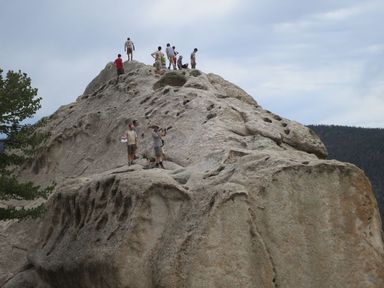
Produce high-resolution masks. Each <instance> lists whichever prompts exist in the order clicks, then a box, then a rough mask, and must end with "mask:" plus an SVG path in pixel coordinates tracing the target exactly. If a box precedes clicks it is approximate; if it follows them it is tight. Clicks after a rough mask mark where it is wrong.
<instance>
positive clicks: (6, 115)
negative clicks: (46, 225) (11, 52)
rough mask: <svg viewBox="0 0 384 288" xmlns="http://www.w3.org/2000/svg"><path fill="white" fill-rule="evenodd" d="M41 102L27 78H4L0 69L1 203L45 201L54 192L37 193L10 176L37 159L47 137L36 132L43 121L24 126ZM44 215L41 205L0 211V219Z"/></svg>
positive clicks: (12, 74)
mask: <svg viewBox="0 0 384 288" xmlns="http://www.w3.org/2000/svg"><path fill="white" fill-rule="evenodd" d="M40 101H41V97H37V89H36V88H32V86H31V79H30V78H29V77H28V76H27V74H25V73H22V72H21V71H19V72H14V71H8V73H7V74H6V76H5V77H3V70H2V69H0V135H3V137H6V140H5V146H6V149H5V151H4V152H3V153H0V200H10V199H16V200H33V199H36V198H39V197H45V198H46V197H47V195H48V193H49V192H50V191H52V189H53V186H49V187H47V188H45V189H40V187H39V186H35V185H33V183H32V182H27V183H19V182H18V180H17V179H16V177H15V176H14V175H13V171H14V169H15V168H17V167H20V166H21V165H23V164H24V163H26V162H27V161H28V160H29V159H31V158H33V157H34V156H36V154H37V153H38V152H39V149H41V144H42V143H43V142H44V140H45V139H46V135H43V134H40V133H38V132H37V128H38V127H39V126H40V125H43V121H40V123H39V124H38V125H33V126H32V125H26V124H23V121H24V120H25V119H28V118H30V117H32V116H33V115H34V114H35V113H36V111H37V110H38V109H40V107H41V104H40ZM43 211H44V205H43V204H42V205H40V206H37V207H34V208H31V209H23V208H22V209H15V208H12V207H10V208H0V219H12V218H25V217H27V216H32V217H36V216H38V215H40V214H41V213H42V212H43Z"/></svg>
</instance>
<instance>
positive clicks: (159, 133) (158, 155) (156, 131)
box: [151, 125, 166, 169]
mask: <svg viewBox="0 0 384 288" xmlns="http://www.w3.org/2000/svg"><path fill="white" fill-rule="evenodd" d="M151 127H152V128H153V131H152V138H153V148H154V150H155V167H161V168H163V169H164V165H163V159H162V158H163V149H162V148H161V147H162V146H163V139H162V138H161V137H163V136H165V134H166V132H165V131H164V130H163V129H160V127H159V126H157V125H153V126H151Z"/></svg>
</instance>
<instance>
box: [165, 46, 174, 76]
mask: <svg viewBox="0 0 384 288" xmlns="http://www.w3.org/2000/svg"><path fill="white" fill-rule="evenodd" d="M165 54H167V58H168V61H169V65H168V70H169V69H171V65H172V66H173V70H176V66H175V63H174V62H173V57H174V56H175V52H174V50H173V48H172V47H171V44H169V43H168V44H167V48H165Z"/></svg>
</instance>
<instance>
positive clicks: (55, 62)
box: [0, 0, 384, 128]
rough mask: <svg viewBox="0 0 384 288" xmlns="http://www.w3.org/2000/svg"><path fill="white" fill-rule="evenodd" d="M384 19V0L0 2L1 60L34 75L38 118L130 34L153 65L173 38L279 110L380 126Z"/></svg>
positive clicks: (203, 64) (308, 120) (82, 83)
mask: <svg viewBox="0 0 384 288" xmlns="http://www.w3.org/2000/svg"><path fill="white" fill-rule="evenodd" d="M383 24H384V1H383V0H359V1H355V0H319V1H308V0H220V1H219V0H218V1H213V0H189V1H183V0H140V1H131V0H121V1H112V0H111V1H101V0H93V1H86V0H66V1H52V0H33V1H31V0H12V1H11V0H0V27H1V33H0V67H1V68H2V69H3V70H9V69H12V70H19V69H20V70H22V71H23V72H26V73H27V74H28V75H29V76H30V77H31V78H32V83H33V86H34V87H36V88H38V89H39V96H41V97H43V108H42V109H41V110H40V111H39V112H38V114H37V118H40V117H42V116H46V115H50V114H51V113H53V112H54V111H55V110H56V109H57V108H58V107H60V106H61V105H64V104H68V103H70V102H72V101H75V99H76V98H77V97H78V96H79V95H81V94H82V93H83V91H84V89H85V87H86V85H87V84H88V83H89V82H90V81H91V80H92V79H93V78H94V77H95V76H97V74H98V73H99V72H100V70H102V69H103V68H104V67H105V65H106V64H107V63H108V62H109V61H113V60H114V59H115V58H116V54H117V53H121V54H123V55H124V53H123V52H124V49H123V47H124V46H123V45H124V41H125V40H126V38H127V37H131V39H132V40H133V41H134V43H135V46H136V52H135V54H134V58H136V59H137V60H138V61H141V62H144V63H146V64H152V62H153V61H152V58H151V56H150V53H151V52H153V51H155V50H156V48H157V46H159V45H161V46H163V47H165V44H166V43H168V42H170V43H171V44H172V45H175V46H176V47H177V50H178V51H179V52H180V53H181V54H182V55H184V57H187V58H189V55H190V53H191V52H192V50H193V48H194V47H197V48H199V52H198V55H197V68H198V69H201V70H202V71H203V72H206V73H209V72H213V73H216V74H219V75H221V76H222V77H224V78H225V79H227V80H229V81H231V82H233V83H235V84H237V85H239V86H240V87H241V88H243V89H244V90H245V91H247V92H248V93H249V94H251V95H252V96H253V97H254V98H255V100H256V101H257V102H258V103H259V104H260V105H262V106H263V108H265V109H267V110H270V111H272V112H274V113H276V114H279V115H281V116H283V117H286V118H289V119H291V120H296V121H298V122H301V123H303V124H340V125H350V126H361V127H382V128H384V32H383ZM124 60H126V55H124Z"/></svg>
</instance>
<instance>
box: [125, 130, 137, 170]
mask: <svg viewBox="0 0 384 288" xmlns="http://www.w3.org/2000/svg"><path fill="white" fill-rule="evenodd" d="M121 139H122V140H123V142H125V141H124V140H126V143H127V151H128V166H130V165H132V164H133V160H134V158H135V151H136V149H137V134H136V132H135V130H134V126H133V124H132V123H129V124H128V130H127V131H125V133H124V135H123V136H122V137H121Z"/></svg>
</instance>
